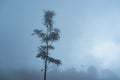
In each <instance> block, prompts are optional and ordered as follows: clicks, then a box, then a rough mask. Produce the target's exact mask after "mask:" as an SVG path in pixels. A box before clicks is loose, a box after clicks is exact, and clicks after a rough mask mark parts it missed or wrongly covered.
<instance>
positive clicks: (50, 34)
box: [33, 10, 61, 80]
mask: <svg viewBox="0 0 120 80" xmlns="http://www.w3.org/2000/svg"><path fill="white" fill-rule="evenodd" d="M54 16H55V13H54V11H49V10H48V11H44V19H43V20H44V21H43V25H44V26H45V28H44V29H41V30H39V29H34V33H33V35H37V36H38V37H39V39H40V41H41V45H40V46H39V47H38V54H37V56H36V57H37V58H41V59H43V60H44V80H46V72H47V65H48V63H53V64H56V65H57V66H58V65H60V64H61V61H60V59H55V58H53V57H51V56H50V50H54V46H53V43H54V42H56V41H57V40H59V39H60V35H59V34H60V30H59V29H58V28H55V27H54V26H53V23H54V21H53V18H54Z"/></svg>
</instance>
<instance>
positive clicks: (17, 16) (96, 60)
mask: <svg viewBox="0 0 120 80" xmlns="http://www.w3.org/2000/svg"><path fill="white" fill-rule="evenodd" d="M119 4H120V1H119V0H0V63H1V65H0V68H1V69H6V68H9V69H21V68H29V69H42V68H43V65H42V63H41V60H40V59H36V58H35V56H36V55H37V46H38V45H40V42H39V39H38V38H37V37H36V36H32V35H31V34H32V33H33V29H35V28H39V29H40V28H41V27H44V26H43V25H42V24H41V23H42V18H43V11H42V10H53V11H55V13H56V16H55V19H54V20H55V26H56V27H58V28H60V30H61V39H60V41H58V42H57V43H55V46H56V49H55V51H54V53H53V56H55V57H57V58H60V59H61V60H62V63H63V65H62V66H60V68H61V69H67V68H71V67H74V68H76V69H77V70H80V69H81V68H83V67H84V68H85V67H88V66H89V65H94V66H96V67H97V68H99V69H111V70H113V71H114V72H116V73H119V70H120V69H119V67H120V63H119V56H120V31H119V30H120V22H119V21H120V5H119Z"/></svg>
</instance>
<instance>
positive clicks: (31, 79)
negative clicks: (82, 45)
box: [0, 66, 120, 80]
mask: <svg viewBox="0 0 120 80" xmlns="http://www.w3.org/2000/svg"><path fill="white" fill-rule="evenodd" d="M0 80H43V72H42V71H40V70H39V71H36V70H27V69H21V70H9V71H6V72H5V71H2V70H1V71H0ZM47 80H120V78H119V77H118V76H117V75H116V74H115V73H114V72H112V71H111V70H107V69H106V70H100V71H98V70H97V69H96V68H95V67H94V66H89V67H88V68H87V69H86V70H80V71H77V70H76V69H75V68H70V69H66V70H64V71H59V69H58V68H57V67H56V68H55V67H54V68H52V69H51V70H50V71H48V73H47Z"/></svg>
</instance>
